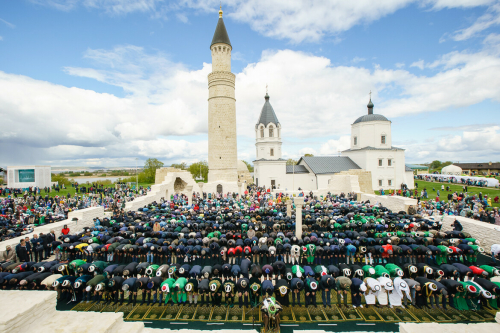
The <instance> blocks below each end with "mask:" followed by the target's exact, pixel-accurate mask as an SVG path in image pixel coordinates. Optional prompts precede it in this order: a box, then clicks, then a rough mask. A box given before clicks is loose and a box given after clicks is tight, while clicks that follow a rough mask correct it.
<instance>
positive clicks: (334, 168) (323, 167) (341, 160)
mask: <svg viewBox="0 0 500 333" xmlns="http://www.w3.org/2000/svg"><path fill="white" fill-rule="evenodd" d="M302 160H303V161H304V162H305V163H306V164H307V165H308V166H309V168H310V169H311V170H312V172H314V173H315V174H317V175H320V174H325V173H338V172H340V171H347V170H350V169H361V168H360V167H359V166H358V165H357V164H356V163H354V162H353V160H351V159H350V158H349V157H347V156H307V157H306V156H304V157H301V158H300V160H299V162H298V163H297V164H300V162H301V161H302Z"/></svg>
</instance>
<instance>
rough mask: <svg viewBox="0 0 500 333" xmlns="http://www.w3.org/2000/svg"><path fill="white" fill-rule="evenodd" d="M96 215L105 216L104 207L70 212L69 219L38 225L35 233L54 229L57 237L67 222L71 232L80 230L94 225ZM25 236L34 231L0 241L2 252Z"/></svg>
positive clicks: (31, 234)
mask: <svg viewBox="0 0 500 333" xmlns="http://www.w3.org/2000/svg"><path fill="white" fill-rule="evenodd" d="M74 217H76V218H78V221H72V219H73V218H74ZM95 217H99V218H103V217H104V207H91V208H85V209H81V210H76V211H72V212H69V213H68V219H66V220H63V221H61V222H56V223H51V224H47V225H43V226H41V227H36V228H35V231H34V233H36V234H39V233H41V232H42V233H44V234H48V233H50V231H51V230H54V231H55V234H56V237H59V236H60V235H61V230H62V228H63V227H64V225H65V224H66V225H68V228H69V229H70V230H71V232H74V231H80V230H82V229H83V228H85V227H89V226H93V225H94V218H95ZM25 237H29V238H32V237H33V233H30V234H26V235H23V236H21V237H16V238H12V239H8V240H5V241H3V242H0V251H1V252H3V251H5V247H6V246H7V245H11V246H12V247H15V246H16V245H17V244H19V242H20V241H21V239H23V238H25Z"/></svg>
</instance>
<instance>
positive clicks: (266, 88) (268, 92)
mask: <svg viewBox="0 0 500 333" xmlns="http://www.w3.org/2000/svg"><path fill="white" fill-rule="evenodd" d="M268 93H269V92H268V90H267V83H266V95H267V94H268Z"/></svg>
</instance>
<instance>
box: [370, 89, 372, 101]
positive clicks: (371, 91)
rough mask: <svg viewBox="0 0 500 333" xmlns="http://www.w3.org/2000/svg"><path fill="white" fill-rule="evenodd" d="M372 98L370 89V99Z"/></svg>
mask: <svg viewBox="0 0 500 333" xmlns="http://www.w3.org/2000/svg"><path fill="white" fill-rule="evenodd" d="M371 100H372V91H371V90H370V101H371Z"/></svg>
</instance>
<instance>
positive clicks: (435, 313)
mask: <svg viewBox="0 0 500 333" xmlns="http://www.w3.org/2000/svg"><path fill="white" fill-rule="evenodd" d="M423 310H424V311H425V312H427V313H428V314H429V315H430V316H432V317H433V318H434V319H436V322H438V323H449V322H451V321H452V320H451V318H450V317H449V316H447V315H446V314H444V313H443V312H442V311H441V310H440V309H426V308H424V309H423Z"/></svg>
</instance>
